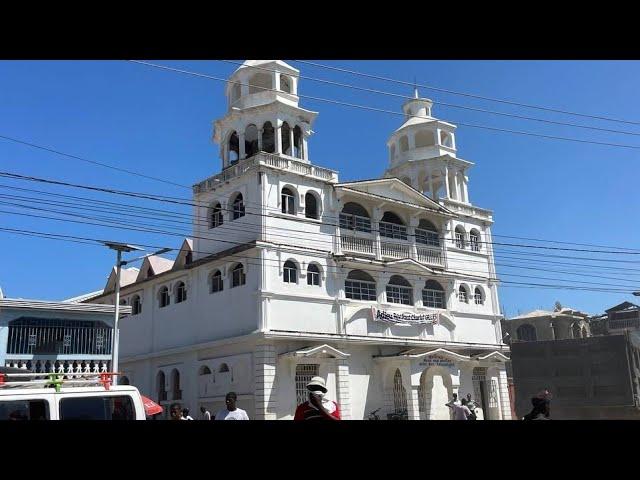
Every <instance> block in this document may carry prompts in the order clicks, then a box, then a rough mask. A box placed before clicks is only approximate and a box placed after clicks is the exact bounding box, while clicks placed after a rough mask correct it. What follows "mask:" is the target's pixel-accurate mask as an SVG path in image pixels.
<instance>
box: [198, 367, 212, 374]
mask: <svg viewBox="0 0 640 480" xmlns="http://www.w3.org/2000/svg"><path fill="white" fill-rule="evenodd" d="M198 375H211V369H210V368H209V367H207V366H206V365H203V366H201V367H200V371H199V372H198Z"/></svg>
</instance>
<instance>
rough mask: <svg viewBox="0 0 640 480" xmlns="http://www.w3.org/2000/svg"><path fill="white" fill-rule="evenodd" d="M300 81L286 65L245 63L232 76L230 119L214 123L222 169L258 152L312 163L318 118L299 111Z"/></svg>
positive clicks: (227, 93)
mask: <svg viewBox="0 0 640 480" xmlns="http://www.w3.org/2000/svg"><path fill="white" fill-rule="evenodd" d="M299 76H300V72H299V70H297V69H295V68H293V67H292V66H290V65H288V64H287V63H285V62H283V61H282V60H247V61H245V62H244V63H243V64H242V65H241V66H240V67H239V68H238V69H237V70H236V71H235V72H233V74H232V75H231V76H230V77H229V80H228V82H227V85H226V89H225V95H226V97H227V102H228V109H227V113H226V114H225V116H224V117H222V118H221V119H219V120H216V121H215V123H214V135H213V140H214V141H215V142H216V143H218V144H219V145H220V157H221V158H222V167H223V168H227V167H228V166H230V165H233V164H235V163H236V162H238V161H240V160H243V159H245V158H249V157H252V156H254V155H256V154H258V153H260V152H265V153H272V154H275V155H278V156H282V157H290V158H294V159H296V160H298V161H301V162H305V163H309V152H308V145H307V142H308V138H309V136H310V135H311V134H312V133H313V131H312V130H311V125H312V124H313V122H314V120H315V118H316V116H317V112H312V111H309V110H305V109H303V108H300V107H299V106H298V101H299V98H298V80H299Z"/></svg>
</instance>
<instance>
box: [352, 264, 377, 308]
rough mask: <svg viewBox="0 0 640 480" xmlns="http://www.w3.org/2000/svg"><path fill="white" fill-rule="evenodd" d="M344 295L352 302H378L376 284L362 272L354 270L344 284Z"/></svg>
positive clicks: (369, 276)
mask: <svg viewBox="0 0 640 480" xmlns="http://www.w3.org/2000/svg"><path fill="white" fill-rule="evenodd" d="M344 293H345V295H346V297H347V298H350V299H352V300H367V301H376V300H377V296H376V282H375V280H374V279H373V277H372V276H371V275H369V274H368V273H365V272H363V271H362V270H352V271H350V272H349V275H347V279H346V281H345V282H344Z"/></svg>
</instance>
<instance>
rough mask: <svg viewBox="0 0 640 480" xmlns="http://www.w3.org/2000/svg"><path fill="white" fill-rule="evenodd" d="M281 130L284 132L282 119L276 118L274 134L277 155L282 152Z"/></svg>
mask: <svg viewBox="0 0 640 480" xmlns="http://www.w3.org/2000/svg"><path fill="white" fill-rule="evenodd" d="M281 132H282V122H281V121H280V120H276V121H275V122H274V126H273V134H274V136H275V138H274V141H275V152H274V153H275V154H276V155H281V154H282V137H281Z"/></svg>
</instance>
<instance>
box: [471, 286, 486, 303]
mask: <svg viewBox="0 0 640 480" xmlns="http://www.w3.org/2000/svg"><path fill="white" fill-rule="evenodd" d="M473 300H474V301H475V303H476V305H484V295H483V294H482V289H481V288H480V287H476V289H475V290H474V291H473Z"/></svg>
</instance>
